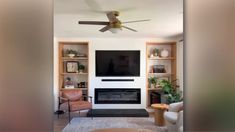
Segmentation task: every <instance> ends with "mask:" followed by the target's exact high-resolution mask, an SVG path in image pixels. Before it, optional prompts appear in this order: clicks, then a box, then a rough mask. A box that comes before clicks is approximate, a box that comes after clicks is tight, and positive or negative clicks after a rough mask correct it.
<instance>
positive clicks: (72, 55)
mask: <svg viewBox="0 0 235 132" xmlns="http://www.w3.org/2000/svg"><path fill="white" fill-rule="evenodd" d="M65 53H66V54H67V55H68V56H69V57H70V58H73V57H75V56H76V54H77V51H76V50H73V49H67V50H66V52H65Z"/></svg>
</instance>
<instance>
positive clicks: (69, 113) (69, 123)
mask: <svg viewBox="0 0 235 132" xmlns="http://www.w3.org/2000/svg"><path fill="white" fill-rule="evenodd" d="M69 124H70V111H69Z"/></svg>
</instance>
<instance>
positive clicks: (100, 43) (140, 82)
mask: <svg viewBox="0 0 235 132" xmlns="http://www.w3.org/2000/svg"><path fill="white" fill-rule="evenodd" d="M141 43H142V42H141V41H138V40H135V39H131V40H130V39H116V40H115V39H98V40H96V41H94V42H92V43H91V44H90V48H89V57H90V61H89V66H90V67H89V68H90V74H89V80H90V81H89V88H90V90H89V94H90V95H91V96H93V97H94V96H95V95H94V92H95V91H94V89H95V88H114V89H115V88H130V89H131V88H141V95H142V96H141V103H140V104H93V108H95V109H103V108H106V109H115V108H116V109H120V108H121V109H130V108H145V107H146V96H145V95H146V76H145V72H146V71H145V69H146V68H145V67H146V65H145V62H146V58H145V57H146V56H145V54H146V48H145V42H144V43H143V44H141ZM96 50H139V51H140V76H139V77H96V76H95V51H96ZM102 79H134V81H117V82H115V81H111V82H104V81H102ZM93 102H94V101H93Z"/></svg>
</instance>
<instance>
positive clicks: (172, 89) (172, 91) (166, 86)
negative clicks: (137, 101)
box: [158, 80, 181, 103]
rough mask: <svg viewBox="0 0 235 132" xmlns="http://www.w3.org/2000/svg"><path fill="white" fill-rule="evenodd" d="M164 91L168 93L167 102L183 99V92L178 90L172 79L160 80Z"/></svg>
mask: <svg viewBox="0 0 235 132" xmlns="http://www.w3.org/2000/svg"><path fill="white" fill-rule="evenodd" d="M158 84H159V85H160V87H161V88H162V90H163V92H164V93H165V94H167V95H168V96H167V103H174V102H179V101H181V94H180V93H179V92H178V91H177V88H176V86H174V85H173V84H172V83H171V82H170V81H167V80H160V81H159V82H158Z"/></svg>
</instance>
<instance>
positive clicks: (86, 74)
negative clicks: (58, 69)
mask: <svg viewBox="0 0 235 132" xmlns="http://www.w3.org/2000/svg"><path fill="white" fill-rule="evenodd" d="M61 74H62V75H88V73H61Z"/></svg>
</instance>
